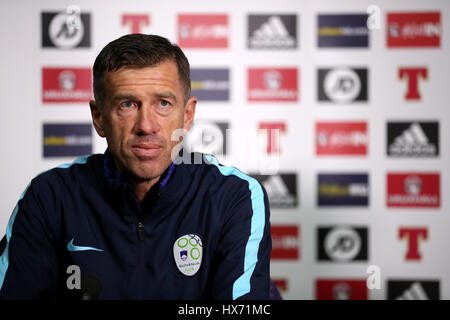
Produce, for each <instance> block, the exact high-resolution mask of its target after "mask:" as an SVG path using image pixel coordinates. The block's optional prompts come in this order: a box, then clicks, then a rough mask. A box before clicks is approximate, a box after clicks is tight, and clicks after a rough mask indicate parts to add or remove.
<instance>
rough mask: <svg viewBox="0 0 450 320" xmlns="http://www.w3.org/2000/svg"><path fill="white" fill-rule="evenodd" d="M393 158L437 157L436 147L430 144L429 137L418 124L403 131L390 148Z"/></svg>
mask: <svg viewBox="0 0 450 320" xmlns="http://www.w3.org/2000/svg"><path fill="white" fill-rule="evenodd" d="M389 154H390V155H392V156H435V155H436V154H437V150H436V145H435V144H434V143H430V141H429V139H428V137H427V136H426V134H425V132H424V131H423V129H422V127H421V126H420V124H418V123H417V122H415V123H413V124H411V126H410V127H409V128H408V129H406V130H405V131H403V133H402V134H401V135H400V136H398V137H397V138H395V140H394V141H393V143H392V144H391V145H390V146H389Z"/></svg>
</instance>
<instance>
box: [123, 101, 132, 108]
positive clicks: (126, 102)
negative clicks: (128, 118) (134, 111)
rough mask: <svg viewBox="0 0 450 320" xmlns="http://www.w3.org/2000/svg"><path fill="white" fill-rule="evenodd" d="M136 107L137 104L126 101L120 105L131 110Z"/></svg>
mask: <svg viewBox="0 0 450 320" xmlns="http://www.w3.org/2000/svg"><path fill="white" fill-rule="evenodd" d="M134 105H135V103H134V102H133V101H124V102H122V103H121V104H120V106H121V107H124V108H131V107H133V106H134Z"/></svg>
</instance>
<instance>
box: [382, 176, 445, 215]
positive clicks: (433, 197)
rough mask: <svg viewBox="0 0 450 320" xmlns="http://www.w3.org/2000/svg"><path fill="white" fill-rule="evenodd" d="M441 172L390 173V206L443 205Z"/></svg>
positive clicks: (388, 203)
mask: <svg viewBox="0 0 450 320" xmlns="http://www.w3.org/2000/svg"><path fill="white" fill-rule="evenodd" d="M440 193H441V192H440V175H439V173H388V175H387V206H388V207H425V208H439V207H440V206H441V195H440Z"/></svg>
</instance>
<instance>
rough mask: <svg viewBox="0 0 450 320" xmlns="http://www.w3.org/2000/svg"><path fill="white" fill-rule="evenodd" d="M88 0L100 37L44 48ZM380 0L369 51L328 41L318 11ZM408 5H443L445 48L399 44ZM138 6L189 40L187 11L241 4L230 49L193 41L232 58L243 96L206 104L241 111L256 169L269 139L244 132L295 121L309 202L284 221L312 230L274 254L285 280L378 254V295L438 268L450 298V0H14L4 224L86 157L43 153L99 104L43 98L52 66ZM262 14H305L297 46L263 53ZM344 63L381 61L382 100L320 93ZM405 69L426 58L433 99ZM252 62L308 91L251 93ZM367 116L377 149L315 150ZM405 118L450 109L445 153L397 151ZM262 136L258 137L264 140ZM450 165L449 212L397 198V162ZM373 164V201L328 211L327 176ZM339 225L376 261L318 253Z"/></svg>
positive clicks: (302, 189)
mask: <svg viewBox="0 0 450 320" xmlns="http://www.w3.org/2000/svg"><path fill="white" fill-rule="evenodd" d="M72 4H76V5H78V6H79V7H80V8H81V11H82V12H83V13H90V14H91V32H92V33H91V47H90V48H84V49H81V48H78V49H73V50H60V49H43V48H41V12H43V11H50V12H54V11H62V10H65V8H66V7H67V6H68V5H72ZM369 5H377V6H379V8H380V9H381V12H380V13H381V17H380V19H381V20H380V22H381V29H378V30H372V31H370V35H369V48H356V49H351V48H348V49H345V48H336V49H320V48H318V47H317V36H316V34H317V15H318V14H319V13H320V14H323V13H342V14H345V13H359V14H364V13H366V8H367V7H368V6H369ZM404 11H440V13H441V23H442V26H443V32H442V37H441V46H440V48H430V49H426V48H416V49H414V48H403V49H389V48H387V47H386V28H385V25H386V21H385V20H386V13H387V12H404ZM124 13H143V14H148V15H149V16H150V24H149V25H148V26H143V27H142V29H141V32H142V33H155V34H159V35H162V36H165V37H167V38H169V39H170V40H172V41H174V42H176V41H177V31H176V30H177V15H178V14H180V13H204V14H211V13H219V14H227V15H228V24H229V46H228V48H226V49H185V50H184V51H185V53H186V55H187V57H188V59H189V60H190V62H191V66H192V67H193V68H209V67H210V68H229V70H230V83H231V88H230V100H229V101H227V102H200V103H199V104H198V107H197V114H196V117H197V118H198V119H211V120H216V121H228V122H229V124H230V128H232V129H238V130H240V134H238V135H233V136H232V137H231V139H230V141H229V144H228V148H229V157H228V158H227V159H224V160H223V162H224V163H225V164H233V165H235V166H237V167H239V168H241V169H242V170H243V171H246V172H255V171H257V170H258V161H256V162H253V163H251V162H249V161H248V159H249V158H251V159H260V158H261V155H263V152H264V150H265V147H264V146H263V145H260V144H257V143H255V142H253V143H251V146H252V148H253V149H254V153H253V154H249V152H248V150H251V148H250V147H248V149H247V151H245V148H243V147H242V145H240V144H239V142H240V141H244V140H248V141H250V140H249V138H247V137H245V136H243V135H244V134H248V135H253V138H252V139H255V137H259V138H258V139H259V141H260V142H264V141H265V139H266V136H265V134H259V135H257V128H258V125H259V123H261V122H283V123H285V125H286V132H285V133H284V134H282V135H281V137H280V145H281V155H280V159H279V167H280V171H281V172H289V173H290V172H296V173H297V174H298V186H297V190H298V197H299V206H298V207H297V208H291V209H273V210H272V217H271V222H272V225H280V224H283V225H286V224H287V225H298V226H299V227H300V234H299V240H298V246H299V249H300V254H299V259H298V260H285V261H282V260H274V261H272V264H271V273H272V278H273V279H282V280H286V281H287V290H286V291H285V292H282V294H283V296H284V298H286V299H314V298H315V296H316V289H315V281H316V279H319V278H320V279H330V278H331V279H339V278H347V279H349V278H350V279H363V280H364V279H365V278H366V276H367V274H366V269H367V267H368V266H369V265H377V266H379V267H380V271H381V289H374V290H370V292H369V294H368V296H369V298H370V299H385V298H386V297H387V281H388V280H389V279H438V280H439V281H440V297H441V298H444V299H449V298H450V274H449V273H448V272H447V270H448V269H449V268H450V251H449V250H447V244H448V243H449V242H450V238H449V237H450V236H449V234H448V232H447V230H448V226H449V225H450V216H449V205H448V200H447V199H448V198H447V195H448V193H449V188H450V186H449V182H450V181H449V179H450V178H449V175H450V172H449V165H448V164H449V163H450V158H449V148H448V146H449V144H448V141H447V138H448V137H449V136H450V132H449V121H450V111H449V109H448V108H449V101H450V90H449V87H448V84H449V83H450V81H449V80H450V78H449V75H450V62H449V59H448V58H449V57H450V52H449V40H450V38H449V37H450V35H449V32H447V31H448V26H449V25H450V20H449V19H450V5H449V2H448V1H445V0H441V1H437V0H434V1H426V2H425V1H412V0H404V1H395V2H393V1H361V0H354V1H350V0H348V1H331V0H330V1H326V0H323V1H313V0H311V1H298V0H290V1H288V0H278V1H235V0H232V1H224V2H220V3H219V2H216V1H206V0H205V1H204V0H196V1H189V2H186V1H175V0H169V1H163V2H161V1H133V0H129V1H126V2H123V1H79V0H78V1H31V0H28V1H26V0H23V1H3V2H1V3H0V30H1V39H2V50H1V52H0V69H1V70H2V73H1V74H0V90H1V94H0V104H1V106H2V116H1V117H0V133H1V142H2V160H1V166H0V181H1V192H0V230H2V231H1V234H2V235H3V234H4V232H5V229H6V225H7V221H8V219H9V216H10V214H11V212H12V210H13V208H14V206H15V204H16V202H17V199H18V197H19V196H20V194H21V193H22V192H23V190H24V189H25V187H26V185H27V184H28V182H29V181H30V180H31V178H32V177H34V176H35V175H36V174H38V173H39V172H42V171H44V170H46V169H49V168H51V167H54V166H56V165H59V164H61V163H65V162H70V161H72V160H73V158H56V159H52V160H48V159H43V158H42V143H43V142H42V124H43V123H44V122H45V123H49V122H50V123H78V122H89V121H90V111H89V107H88V105H87V103H82V104H80V103H70V104H63V103H61V104H52V105H44V104H42V102H41V101H42V99H41V87H42V84H41V68H42V67H43V66H49V67H52V66H58V67H90V66H92V64H93V62H94V59H95V57H96V55H97V54H98V52H99V51H100V50H101V48H103V46H104V45H106V43H108V42H109V41H111V40H113V39H115V38H117V37H119V36H121V35H124V34H126V33H129V32H130V27H129V26H124V25H122V24H121V16H122V14H124ZM249 14H296V15H297V36H298V46H297V49H290V50H249V49H248V48H247V16H248V15H249ZM335 66H350V67H364V68H367V69H368V101H367V102H364V103H354V104H347V105H346V104H344V105H334V104H319V103H318V102H317V69H318V68H327V67H335ZM401 66H411V67H416V66H425V67H426V68H427V69H428V79H427V80H425V81H420V83H419V90H420V93H421V96H422V98H421V99H420V100H419V101H406V100H405V99H404V95H405V92H406V81H405V80H399V77H398V68H399V67H401ZM250 67H261V68H265V67H268V68H270V67H295V68H298V70H299V72H298V81H299V92H300V99H299V101H298V102H263V103H257V102H251V103H250V102H248V101H247V70H248V68H250ZM328 120H329V121H341V120H342V121H347V120H350V121H353V120H355V121H366V122H367V124H368V135H369V138H370V141H369V143H368V153H367V155H366V156H357V157H354V156H353V157H352V156H338V157H336V156H327V157H319V158H318V157H317V156H316V155H315V123H316V122H317V121H328ZM388 120H391V121H403V120H404V121H410V120H411V121H412V120H421V121H426V120H438V121H439V123H440V140H441V141H440V155H439V156H438V157H435V158H428V159H427V158H418V159H412V158H402V159H395V158H388V157H387V156H386V135H387V133H386V123H387V121H388ZM93 144H94V145H93V151H94V152H95V153H101V152H103V151H104V149H105V147H106V144H105V141H104V140H102V139H100V138H98V137H95V139H94V143H93ZM255 145H256V146H257V147H255ZM408 170H409V171H418V172H422V171H423V172H428V171H433V172H439V173H440V174H441V206H440V208H437V209H417V208H413V209H392V208H390V209H388V208H387V206H386V174H387V172H391V171H392V172H396V171H408ZM319 172H320V173H326V172H331V173H334V172H336V173H340V172H350V173H351V172H358V173H359V172H363V173H368V174H369V185H370V196H369V206H368V207H356V208H349V207H344V208H335V207H328V208H326V209H324V208H320V209H319V208H318V207H317V205H316V199H317V194H316V189H317V175H318V173H319ZM334 224H350V225H360V226H367V227H368V244H369V247H368V253H369V255H368V257H369V258H368V260H367V261H364V262H357V263H356V262H351V263H333V262H327V263H323V262H318V261H317V245H318V244H317V243H316V238H317V228H318V226H327V225H334ZM401 226H412V227H426V228H427V229H428V239H427V240H426V241H420V242H419V251H420V253H421V256H422V257H421V260H420V261H406V260H405V254H406V251H407V241H406V240H405V239H403V240H400V239H399V237H398V230H399V228H400V227H401Z"/></svg>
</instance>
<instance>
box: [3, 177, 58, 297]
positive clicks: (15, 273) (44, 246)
mask: <svg viewBox="0 0 450 320" xmlns="http://www.w3.org/2000/svg"><path fill="white" fill-rule="evenodd" d="M39 194H41V196H39ZM42 195H44V196H45V195H47V198H43V196H42ZM48 206H49V195H48V193H47V192H46V191H45V190H42V186H36V184H34V183H33V182H32V183H31V184H30V185H29V186H28V187H27V189H26V190H25V192H24V193H23V194H22V196H21V197H20V199H19V201H18V203H17V205H16V207H15V208H14V211H13V213H12V215H11V218H10V220H9V223H8V225H7V229H6V235H5V236H4V238H3V240H2V242H3V243H4V244H5V245H4V248H3V250H2V251H0V254H1V255H0V300H4V299H5V300H6V299H45V298H50V297H52V296H53V295H54V292H55V290H56V277H57V269H58V268H57V262H56V253H55V248H54V246H53V245H52V243H54V242H53V241H52V235H51V232H50V231H49V229H50V228H49V226H48V219H47V218H48V217H47V216H46V214H47V213H48Z"/></svg>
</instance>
